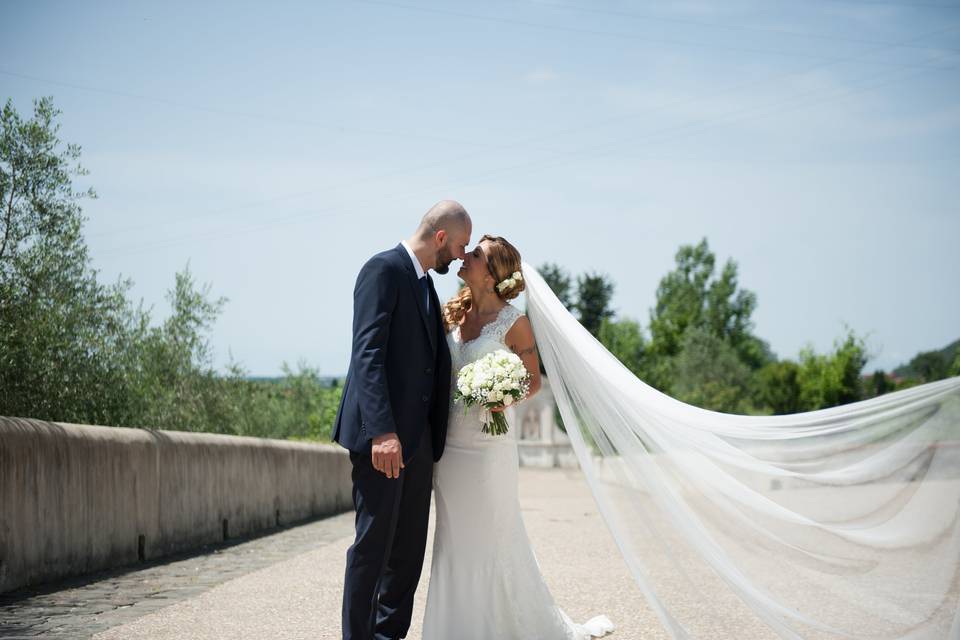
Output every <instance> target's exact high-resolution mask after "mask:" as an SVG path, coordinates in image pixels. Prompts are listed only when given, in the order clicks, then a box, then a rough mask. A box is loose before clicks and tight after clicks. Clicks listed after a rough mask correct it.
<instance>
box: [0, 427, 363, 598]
mask: <svg viewBox="0 0 960 640" xmlns="http://www.w3.org/2000/svg"><path fill="white" fill-rule="evenodd" d="M352 506H353V503H352V498H351V482H350V460H349V458H348V456H347V454H346V451H344V450H343V449H341V448H340V447H339V446H337V445H321V444H307V443H298V442H290V441H284V440H269V439H265V438H249V437H240V436H227V435H216V434H209V433H189V432H182V431H156V430H147V429H123V428H117V427H94V426H84V425H72V424H62V423H51V422H43V421H39V420H26V419H18V418H3V417H0V593H3V592H5V591H10V590H12V589H16V588H18V587H22V586H25V585H32V584H37V583H40V582H45V581H49V580H55V579H58V578H64V577H67V576H71V575H79V574H84V573H89V572H92V571H97V570H101V569H107V568H112V567H119V566H123V565H128V564H132V563H136V562H138V561H143V560H150V559H154V558H158V557H160V556H164V555H167V554H170V553H174V552H178V551H184V550H187V549H191V548H194V547H197V546H200V545H203V544H208V543H215V542H221V541H223V540H224V539H228V538H232V537H236V536H244V535H249V534H253V533H256V532H259V531H263V530H266V529H270V528H272V527H276V526H278V525H281V524H289V523H292V522H296V521H299V520H304V519H306V518H311V517H318V516H323V515H329V514H333V513H338V512H342V511H345V510H347V509H350V508H352Z"/></svg>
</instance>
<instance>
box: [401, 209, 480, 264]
mask: <svg viewBox="0 0 960 640" xmlns="http://www.w3.org/2000/svg"><path fill="white" fill-rule="evenodd" d="M472 232H473V223H472V222H471V221H470V216H469V215H468V214H467V210H466V209H464V208H463V205H462V204H460V203H459V202H457V201H455V200H441V201H440V202H438V203H437V204H435V205H433V206H432V207H430V210H429V211H427V213H426V215H424V216H423V220H421V221H420V226H419V227H417V232H416V233H415V234H414V235H413V238H412V240H413V243H412V244H415V245H417V246H418V247H423V248H424V249H425V250H426V251H428V252H430V254H429V255H428V256H427V258H426V259H427V260H430V261H432V262H433V265H432V268H433V270H434V271H436V272H437V273H446V272H447V271H448V270H449V268H450V263H451V262H453V261H454V260H463V257H464V253H465V252H466V249H467V245H468V244H469V243H470V234H471V233H472Z"/></svg>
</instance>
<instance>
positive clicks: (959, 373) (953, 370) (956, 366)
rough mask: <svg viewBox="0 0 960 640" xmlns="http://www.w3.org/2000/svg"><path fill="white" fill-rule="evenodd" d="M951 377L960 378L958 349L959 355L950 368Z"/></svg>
mask: <svg viewBox="0 0 960 640" xmlns="http://www.w3.org/2000/svg"><path fill="white" fill-rule="evenodd" d="M950 375H951V376H960V349H957V355H956V357H954V359H953V365H952V366H951V367H950Z"/></svg>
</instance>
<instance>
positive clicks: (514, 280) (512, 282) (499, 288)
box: [497, 271, 523, 293]
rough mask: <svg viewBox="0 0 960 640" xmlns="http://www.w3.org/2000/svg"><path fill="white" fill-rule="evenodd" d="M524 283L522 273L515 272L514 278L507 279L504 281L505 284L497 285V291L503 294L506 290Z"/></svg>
mask: <svg viewBox="0 0 960 640" xmlns="http://www.w3.org/2000/svg"><path fill="white" fill-rule="evenodd" d="M522 281H523V276H522V275H521V274H520V272H519V271H514V272H513V275H512V276H510V277H509V278H507V279H506V280H504V281H503V282H501V283H500V284H498V285H497V291H499V292H500V293H503V292H504V290H505V289H509V288H510V287H512V286H513V285H515V284H517V283H518V282H522Z"/></svg>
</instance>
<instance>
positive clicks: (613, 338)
mask: <svg viewBox="0 0 960 640" xmlns="http://www.w3.org/2000/svg"><path fill="white" fill-rule="evenodd" d="M599 340H600V342H601V343H603V346H604V347H606V348H607V351H609V352H610V353H612V354H613V355H614V356H616V357H617V359H618V360H620V362H622V363H623V364H624V366H626V367H627V368H628V369H630V371H632V372H633V374H634V375H636V376H637V377H639V378H641V379H645V378H646V371H645V368H644V366H645V356H646V350H647V344H646V340H645V339H644V337H643V331H642V330H641V328H640V323H639V322H636V321H635V320H630V319H628V318H625V319H622V320H617V321H614V320H611V319H609V318H605V319H604V320H603V323H602V324H601V325H600V335H599Z"/></svg>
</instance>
